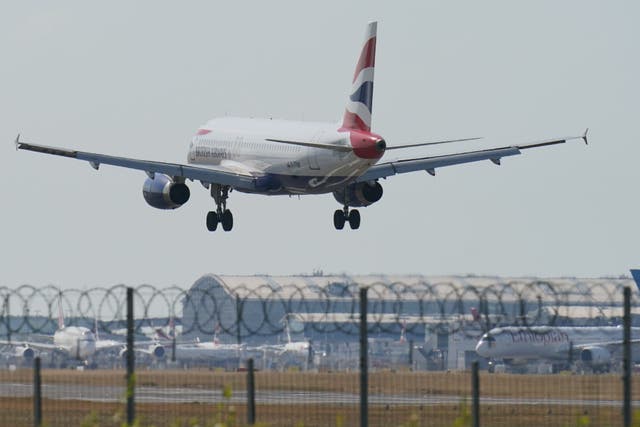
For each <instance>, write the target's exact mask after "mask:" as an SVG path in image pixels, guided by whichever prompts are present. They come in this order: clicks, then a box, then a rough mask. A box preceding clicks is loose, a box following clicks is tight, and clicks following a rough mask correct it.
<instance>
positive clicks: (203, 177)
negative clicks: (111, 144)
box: [15, 135, 258, 190]
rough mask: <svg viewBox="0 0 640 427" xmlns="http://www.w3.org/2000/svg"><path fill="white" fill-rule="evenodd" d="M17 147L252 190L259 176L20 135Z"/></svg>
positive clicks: (92, 164)
mask: <svg viewBox="0 0 640 427" xmlns="http://www.w3.org/2000/svg"><path fill="white" fill-rule="evenodd" d="M15 144H16V149H18V150H28V151H35V152H37V153H43V154H52V155H55V156H62V157H69V158H72V159H78V160H84V161H87V162H89V164H90V165H91V166H92V167H93V168H94V169H96V170H97V169H98V168H99V167H100V165H101V164H105V165H112V166H120V167H123V168H128V169H137V170H141V171H145V172H146V173H147V175H149V176H153V174H155V173H162V174H166V175H169V176H172V177H183V178H186V179H190V180H192V181H201V182H206V183H215V184H221V185H229V186H231V187H234V188H240V189H247V190H253V189H255V187H256V179H257V178H258V177H254V176H252V175H248V174H241V173H237V172H232V171H229V170H223V169H213V168H204V167H197V166H191V165H182V164H179V163H164V162H156V161H152V160H139V159H131V158H128V157H117V156H109V155H106V154H98V153H89V152H86V151H77V150H70V149H66V148H57V147H49V146H46V145H37V144H29V143H26V142H23V141H20V135H18V137H17V138H16V141H15Z"/></svg>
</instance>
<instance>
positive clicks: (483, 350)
mask: <svg viewBox="0 0 640 427" xmlns="http://www.w3.org/2000/svg"><path fill="white" fill-rule="evenodd" d="M476 353H477V354H478V356H480V357H489V345H488V344H487V341H483V340H480V341H479V342H478V344H477V345H476Z"/></svg>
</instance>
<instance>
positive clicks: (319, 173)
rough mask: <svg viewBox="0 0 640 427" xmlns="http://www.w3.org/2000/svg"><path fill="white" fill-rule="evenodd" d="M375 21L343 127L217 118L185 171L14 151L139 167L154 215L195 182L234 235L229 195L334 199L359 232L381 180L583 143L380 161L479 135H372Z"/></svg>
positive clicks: (84, 155) (182, 198)
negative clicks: (391, 141)
mask: <svg viewBox="0 0 640 427" xmlns="http://www.w3.org/2000/svg"><path fill="white" fill-rule="evenodd" d="M376 41H377V23H376V22H371V23H369V24H368V25H367V29H366V33H365V41H364V45H363V47H362V49H361V51H360V55H359V58H358V61H357V63H356V68H355V73H354V76H353V79H352V83H351V91H350V94H349V96H348V98H347V100H346V107H345V112H344V115H343V118H342V121H341V122H337V123H313V122H300V121H288V120H271V119H252V118H230V117H224V118H214V119H212V120H210V121H209V122H207V123H205V124H204V125H202V126H200V128H199V129H198V130H197V131H196V133H195V135H194V136H193V137H192V139H191V142H190V144H189V148H188V153H187V164H182V163H164V162H157V161H151V160H139V159H133V158H128V157H118V156H112V155H106V154H99V153H90V152H84V151H78V150H72V149H67V148H56V147H49V146H44V145H37V144H32V143H28V142H24V141H22V140H21V139H20V135H18V137H17V138H16V141H15V144H16V148H17V149H20V150H29V151H35V152H39V153H44V154H51V155H57V156H63V157H68V158H73V159H78V160H84V161H87V162H89V164H90V165H91V166H92V167H93V168H94V169H96V170H97V169H98V168H99V167H100V165H101V164H105V165H112V166H119V167H124V168H129V169H137V170H141V171H144V172H145V173H146V174H147V179H146V181H145V182H144V185H143V189H142V193H143V197H144V199H145V200H146V202H147V203H148V204H149V205H150V206H152V207H154V208H158V209H176V208H179V207H180V206H182V205H184V204H185V203H187V201H188V200H189V197H190V190H189V187H188V186H187V184H186V182H187V180H189V181H199V182H200V183H201V184H202V185H203V186H204V187H205V188H206V189H207V190H208V191H210V193H211V196H212V198H213V200H214V202H215V205H216V209H215V210H213V211H210V212H208V213H207V216H206V226H207V229H208V230H209V231H215V230H216V229H217V228H218V225H219V224H220V225H221V226H222V229H223V230H224V231H230V230H231V229H232V228H233V214H232V213H231V210H229V209H228V206H227V202H228V199H229V195H230V193H231V192H232V191H239V192H243V193H253V194H262V195H289V196H291V195H311V194H326V193H333V196H334V198H335V199H336V201H337V202H338V203H339V204H340V205H342V209H338V210H336V211H335V212H334V215H333V224H334V226H335V228H336V229H338V230H341V229H343V228H344V226H345V223H347V222H348V223H349V226H350V228H351V229H357V228H359V227H360V220H361V216H360V212H359V211H358V209H355V208H360V207H366V206H369V205H371V204H373V203H376V202H378V201H379V200H380V199H381V198H382V194H383V189H382V185H381V184H380V180H381V179H386V178H388V177H391V176H394V175H398V174H403V173H408V172H415V171H426V172H428V173H429V174H430V175H432V176H433V175H435V173H436V169H438V168H442V167H446V166H453V165H459V164H464V163H470V162H479V161H484V160H488V161H491V162H493V163H494V164H496V165H499V164H500V162H501V159H502V158H503V157H508V156H515V155H519V154H521V153H522V150H525V149H529V148H536V147H544V146H548V145H554V144H561V143H564V142H566V141H568V140H573V139H582V140H584V142H585V143H587V132H586V131H585V133H584V134H582V135H581V136H570V137H562V138H555V139H549V140H544V141H537V142H532V143H528V144H521V145H511V146H505V147H498V148H492V149H486V150H476V151H466V152H456V153H451V154H445V155H437V156H426V157H414V158H410V157H407V158H402V159H400V160H389V161H382V162H381V161H380V160H381V159H382V157H383V155H384V154H385V153H386V152H388V151H391V150H400V149H405V148H412V147H421V146H430V145H437V144H448V143H452V142H460V141H469V140H473V139H478V138H465V139H452V140H446V141H433V142H421V143H414V144H405V145H387V142H386V140H385V139H384V138H383V137H382V136H381V135H379V134H377V133H375V132H373V131H372V112H373V82H374V70H375V58H376Z"/></svg>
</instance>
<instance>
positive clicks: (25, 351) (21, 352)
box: [14, 347, 36, 362]
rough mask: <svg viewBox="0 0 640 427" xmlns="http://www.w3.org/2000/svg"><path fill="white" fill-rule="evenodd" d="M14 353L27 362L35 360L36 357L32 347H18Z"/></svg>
mask: <svg viewBox="0 0 640 427" xmlns="http://www.w3.org/2000/svg"><path fill="white" fill-rule="evenodd" d="M14 351H15V356H16V357H20V358H22V359H24V360H25V361H27V362H29V361H31V360H33V358H34V356H35V355H36V353H35V351H33V349H32V348H31V347H16V348H15V350H14Z"/></svg>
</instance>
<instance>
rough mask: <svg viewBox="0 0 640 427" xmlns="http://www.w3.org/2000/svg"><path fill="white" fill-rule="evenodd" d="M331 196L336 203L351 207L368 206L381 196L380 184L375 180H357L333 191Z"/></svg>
mask: <svg viewBox="0 0 640 427" xmlns="http://www.w3.org/2000/svg"><path fill="white" fill-rule="evenodd" d="M333 197H335V199H336V200H337V201H338V203H340V204H346V205H347V206H349V207H352V208H359V207H362V206H369V205H370V204H373V203H375V202H377V201H378V200H380V199H381V198H382V185H380V183H379V182H377V181H373V182H358V183H356V184H351V185H349V186H347V187H346V188H344V189H342V190H336V191H334V192H333Z"/></svg>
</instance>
